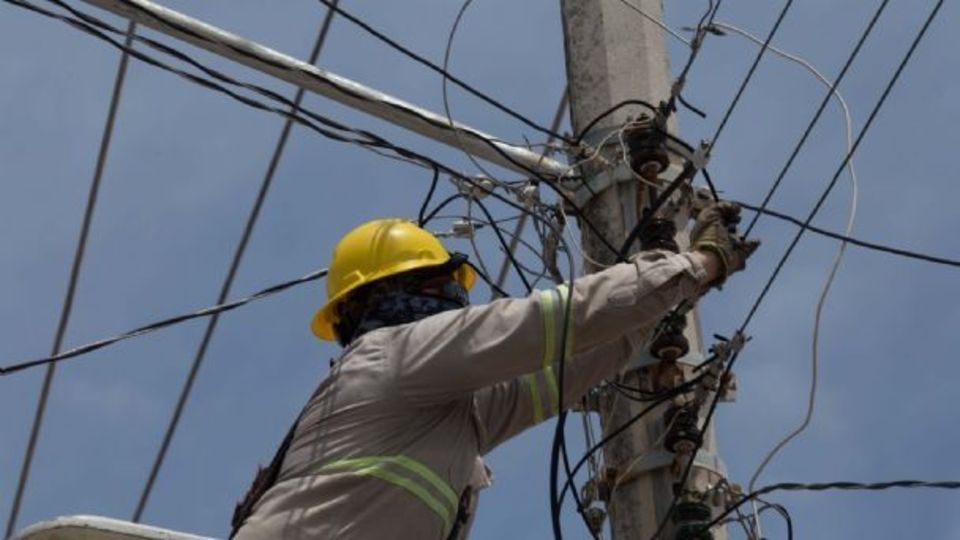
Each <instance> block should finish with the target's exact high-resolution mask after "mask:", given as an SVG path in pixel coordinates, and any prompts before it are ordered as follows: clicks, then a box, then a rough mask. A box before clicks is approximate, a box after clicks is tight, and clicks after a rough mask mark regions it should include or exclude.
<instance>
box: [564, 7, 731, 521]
mask: <svg viewBox="0 0 960 540" xmlns="http://www.w3.org/2000/svg"><path fill="white" fill-rule="evenodd" d="M630 1H631V2H632V3H633V4H634V5H635V6H637V7H638V8H640V9H642V10H643V11H645V12H646V13H647V14H649V15H650V16H652V17H654V18H656V19H658V20H659V19H661V18H662V10H663V8H662V5H661V0H630ZM561 6H562V14H563V25H564V35H565V40H566V54H567V76H568V80H569V96H570V104H571V110H572V111H571V112H572V115H571V116H572V124H573V128H574V130H575V131H576V132H577V133H580V131H581V130H582V129H583V128H584V127H586V126H587V124H588V123H589V122H590V121H592V120H593V119H595V118H596V117H597V116H599V115H600V114H602V113H604V112H605V111H607V110H608V109H610V108H611V107H613V106H614V105H616V104H618V103H620V102H622V101H624V100H628V99H640V100H644V101H646V102H649V103H652V104H654V105H657V104H659V103H660V102H661V101H666V100H667V99H668V98H669V97H670V86H671V83H672V79H671V75H670V70H669V66H668V64H667V54H666V47H665V43H664V33H663V30H661V29H660V28H658V27H657V26H656V25H655V24H653V23H652V22H650V21H649V20H647V19H646V18H644V17H643V16H642V15H640V14H639V13H637V12H636V11H634V10H631V9H630V7H629V6H626V5H624V2H623V1H622V0H588V1H584V0H561ZM641 112H646V111H644V110H643V109H641V108H638V107H625V108H622V109H620V110H618V111H617V112H616V113H614V114H612V115H610V116H609V117H607V118H606V119H604V120H603V121H602V122H600V123H599V124H597V125H596V127H594V128H592V129H591V134H590V136H588V137H587V138H586V139H585V140H586V142H588V143H589V144H591V145H593V144H597V143H599V142H600V140H602V138H603V137H604V136H605V135H607V134H610V133H615V132H616V131H617V130H618V128H620V127H621V126H623V125H624V124H626V123H627V122H628V120H629V119H630V118H631V117H632V118H636V117H637V116H638V115H639V114H640V113H641ZM668 128H669V130H670V131H671V132H674V133H675V131H676V124H675V122H673V121H670V122H669V125H668ZM610 141H611V144H610V145H608V146H607V147H606V148H605V149H604V155H606V156H611V157H613V156H618V155H619V153H620V142H619V140H618V137H617V136H614V137H613V138H611V139H610ZM671 160H672V161H673V162H676V159H675V157H673V156H671ZM611 162H612V163H614V164H616V163H618V160H616V159H611ZM675 167H676V165H672V166H671V169H673V168H675ZM583 169H584V170H582V173H583V174H584V175H585V176H587V177H591V176H592V177H595V178H596V175H599V174H601V173H605V174H606V176H607V178H606V179H607V180H611V179H612V182H611V183H612V184H613V185H611V186H609V187H607V188H605V189H603V191H600V189H602V187H598V188H595V191H597V192H598V194H597V195H596V196H594V197H592V198H590V199H589V202H585V204H584V207H583V215H584V217H585V218H586V219H589V220H591V221H592V222H593V223H594V224H595V225H596V226H597V227H598V228H599V229H600V230H601V231H603V233H604V234H605V235H606V238H607V239H609V240H610V241H611V242H612V243H613V244H614V245H616V246H618V247H619V246H620V244H622V243H623V241H624V239H625V237H626V234H627V233H628V232H629V231H630V230H631V229H632V228H633V227H634V225H635V224H636V223H637V220H638V219H639V216H641V215H642V210H641V209H642V208H643V205H644V204H645V202H646V199H647V197H648V195H647V189H646V188H644V187H643V186H642V184H640V183H639V182H638V181H637V180H636V179H635V178H634V177H633V175H632V174H630V172H629V170H627V169H625V168H623V167H621V168H620V169H616V168H615V167H612V166H611V165H605V164H603V163H602V162H600V161H594V162H592V163H590V164H588V165H587V166H586V167H584V168H583ZM675 176H676V171H673V174H670V172H667V173H664V174H661V177H668V178H669V177H675ZM602 184H603V182H600V183H598V184H597V185H598V186H602ZM581 229H582V230H583V231H584V233H583V246H584V250H585V253H586V254H587V256H588V257H590V258H592V259H593V260H595V261H598V262H601V263H604V264H612V263H613V262H615V256H614V255H613V254H612V253H611V252H610V250H609V249H608V248H607V247H606V246H605V245H603V244H602V243H600V242H599V241H598V240H597V238H596V237H595V236H594V235H593V234H592V233H591V232H590V231H589V230H587V229H586V228H585V227H581ZM679 236H680V238H678V241H679V243H680V245H681V246H683V245H685V238H682V236H683V235H682V234H681V235H679ZM637 249H639V245H635V246H634V251H636V250H637ZM585 267H586V268H588V270H590V271H596V270H597V268H596V265H594V264H592V263H590V262H585ZM688 317H689V319H688V324H687V329H686V331H685V335H686V337H687V339H688V341H689V343H690V351H691V352H690V353H689V354H687V355H686V356H683V357H681V358H680V359H679V360H678V362H677V364H676V365H679V366H680V367H681V368H682V369H683V370H684V371H685V372H687V373H689V367H686V365H687V364H690V363H697V362H698V361H699V360H700V359H702V342H701V339H700V331H699V325H698V322H697V319H696V314H695V313H691V314H690V315H689V316H688ZM657 362H658V360H656V359H654V358H652V357H651V356H650V355H649V354H644V355H642V357H641V358H638V359H637V360H636V361H635V362H634V363H633V365H631V366H630V367H629V368H628V371H627V373H626V375H625V379H624V380H625V382H626V383H628V384H630V385H631V386H640V387H641V388H644V387H648V388H649V387H651V386H650V383H651V381H650V380H649V379H650V378H651V377H652V373H653V371H654V369H655V366H656V364H657ZM614 396H619V394H612V395H607V396H604V397H602V398H601V399H600V404H599V412H600V418H601V425H602V426H603V428H604V431H605V432H606V431H610V430H612V429H613V428H616V427H617V426H620V425H622V424H624V423H625V422H626V421H628V420H629V419H630V418H632V417H633V416H635V415H636V414H637V413H638V412H639V411H640V410H641V409H642V408H643V407H644V406H645V405H646V404H644V403H636V402H633V401H630V400H628V399H625V398H623V397H614ZM669 406H670V403H667V404H664V405H663V406H662V407H661V408H660V410H657V411H654V412H653V414H648V415H646V416H645V417H644V418H643V419H642V420H640V421H639V422H637V423H635V424H634V426H633V428H632V429H630V430H629V431H627V432H625V433H624V434H623V436H621V437H618V438H617V439H615V440H613V441H611V443H610V444H609V445H607V447H606V448H605V452H604V462H605V470H606V471H607V474H606V475H605V476H607V478H606V484H607V485H606V487H607V489H608V490H609V488H610V487H611V486H612V485H614V483H616V489H615V490H614V492H613V494H612V496H611V498H610V502H609V503H608V505H607V509H608V513H609V519H610V521H611V527H612V531H613V538H614V539H615V540H649V539H650V538H651V537H652V536H653V535H654V533H655V531H656V530H657V526H658V524H659V523H660V522H661V520H663V518H664V516H665V515H666V513H667V510H668V507H669V506H670V503H671V501H672V500H673V498H674V494H673V489H672V486H673V484H674V483H676V482H677V481H678V476H679V474H678V473H679V470H678V469H679V467H678V461H677V455H676V454H674V453H672V452H668V451H667V450H665V449H664V445H663V439H662V436H663V433H664V429H665V427H666V426H665V422H664V413H665V411H666V409H667V408H668V407H669ZM704 441H705V442H704V445H703V448H702V450H701V451H700V452H699V453H698V455H697V458H696V460H695V467H694V470H693V473H692V474H691V477H690V481H689V482H688V483H687V487H688V488H695V489H699V490H705V489H706V488H707V487H708V486H713V485H716V483H717V482H718V481H719V480H720V479H721V478H723V473H724V471H723V465H722V464H721V463H720V461H719V459H718V458H716V456H715V454H714V450H715V441H714V434H713V432H712V429H711V430H710V431H709V432H707V433H705V434H704ZM681 463H682V462H681ZM660 538H661V539H662V540H673V539H674V538H678V535H677V529H676V528H675V527H674V525H673V524H672V523H671V524H670V525H669V526H668V527H667V528H666V529H665V530H664V532H663V533H662V534H661V536H660ZM697 538H698V539H699V538H700V537H697ZM714 538H715V539H720V540H722V539H725V538H726V531H725V530H720V531H714Z"/></svg>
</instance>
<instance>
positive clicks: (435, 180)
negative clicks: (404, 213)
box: [334, 0, 440, 227]
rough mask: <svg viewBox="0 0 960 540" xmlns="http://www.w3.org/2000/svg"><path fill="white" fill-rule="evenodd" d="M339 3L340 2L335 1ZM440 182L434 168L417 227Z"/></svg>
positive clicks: (436, 170)
mask: <svg viewBox="0 0 960 540" xmlns="http://www.w3.org/2000/svg"><path fill="white" fill-rule="evenodd" d="M334 1H337V2H339V1H340V0H334ZM439 182H440V169H438V168H436V167H434V168H433V180H431V181H430V189H429V190H428V191H427V196H426V197H424V198H423V204H422V205H420V213H418V214H417V225H419V226H420V227H423V226H424V225H425V224H426V220H424V217H423V216H424V214H425V213H426V212H427V206H429V205H430V200H431V199H433V193H434V192H435V191H436V190H437V184H438V183H439Z"/></svg>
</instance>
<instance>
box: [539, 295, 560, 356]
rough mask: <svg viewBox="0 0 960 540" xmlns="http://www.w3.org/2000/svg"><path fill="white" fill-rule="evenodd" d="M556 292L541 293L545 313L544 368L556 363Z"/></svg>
mask: <svg viewBox="0 0 960 540" xmlns="http://www.w3.org/2000/svg"><path fill="white" fill-rule="evenodd" d="M554 294H555V292H554V291H540V310H541V311H542V312H543V367H545V368H546V367H547V366H549V365H550V364H552V363H553V361H554V355H555V354H556V341H557V326H556V325H557V313H556V302H555V301H554V296H553V295H554Z"/></svg>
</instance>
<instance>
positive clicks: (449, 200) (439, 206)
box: [420, 193, 465, 227]
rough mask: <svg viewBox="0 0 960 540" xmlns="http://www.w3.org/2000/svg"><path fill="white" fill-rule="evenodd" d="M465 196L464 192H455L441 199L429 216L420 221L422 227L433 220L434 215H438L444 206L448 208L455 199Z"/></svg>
mask: <svg viewBox="0 0 960 540" xmlns="http://www.w3.org/2000/svg"><path fill="white" fill-rule="evenodd" d="M464 197H465V196H464V194H463V193H454V194H453V195H450V196H449V197H447V198H446V199H444V200H442V201H440V203H439V204H437V206H436V207H435V208H434V209H433V210H432V211H431V212H430V213H429V214H427V217H425V218H423V219H422V220H421V221H420V226H421V227H424V226H426V225H427V224H428V223H430V221H431V220H433V218H434V217H436V215H437V214H438V213H439V212H440V211H441V210H443V209H444V208H446V207H447V206H448V205H449V204H450V203H452V202H453V201H455V200H457V199H463V198H464Z"/></svg>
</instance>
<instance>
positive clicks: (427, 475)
mask: <svg viewBox="0 0 960 540" xmlns="http://www.w3.org/2000/svg"><path fill="white" fill-rule="evenodd" d="M392 459H395V460H396V463H398V464H399V465H400V466H402V467H404V468H406V469H407V470H410V471H413V472H415V473H417V474H419V475H420V477H421V478H423V479H424V480H426V481H427V482H430V485H432V486H433V487H435V488H436V489H437V491H439V492H440V493H441V494H443V496H444V497H446V498H447V501H449V502H450V504H451V506H453V507H454V508H456V507H457V506H459V504H460V497H458V496H457V492H455V491H454V490H453V488H451V487H450V484H448V483H446V482H444V481H443V478H440V476H439V475H437V473H435V472H433V471H432V470H430V468H429V467H427V466H426V465H424V464H423V463H420V462H419V461H416V460H414V459H410V458H408V457H407V456H395V457H394V458H392Z"/></svg>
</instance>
